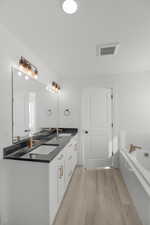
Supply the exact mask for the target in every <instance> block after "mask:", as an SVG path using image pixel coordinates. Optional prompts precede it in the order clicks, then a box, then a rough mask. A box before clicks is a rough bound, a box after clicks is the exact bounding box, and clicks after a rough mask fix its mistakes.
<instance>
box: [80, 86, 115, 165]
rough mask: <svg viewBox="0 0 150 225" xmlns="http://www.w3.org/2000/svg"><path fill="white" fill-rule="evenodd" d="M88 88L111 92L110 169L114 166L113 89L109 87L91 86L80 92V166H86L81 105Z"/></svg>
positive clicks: (82, 105)
mask: <svg viewBox="0 0 150 225" xmlns="http://www.w3.org/2000/svg"><path fill="white" fill-rule="evenodd" d="M89 88H99V89H103V88H104V89H109V90H110V91H111V122H112V132H111V134H112V135H111V136H112V137H111V140H112V143H111V145H112V159H111V167H113V166H114V163H113V155H114V152H113V151H114V149H113V137H114V89H113V88H110V87H95V86H92V87H87V88H84V89H83V91H82V97H81V157H82V160H81V161H82V165H83V167H84V168H86V167H85V165H86V162H85V148H84V132H85V130H84V128H83V116H84V115H83V110H84V109H83V107H84V104H83V101H84V91H85V90H87V89H89Z"/></svg>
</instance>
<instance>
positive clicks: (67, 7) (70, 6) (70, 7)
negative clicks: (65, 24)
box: [62, 0, 78, 14]
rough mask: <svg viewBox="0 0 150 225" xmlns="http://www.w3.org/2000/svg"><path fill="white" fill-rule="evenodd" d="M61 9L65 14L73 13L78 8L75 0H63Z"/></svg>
mask: <svg viewBox="0 0 150 225" xmlns="http://www.w3.org/2000/svg"><path fill="white" fill-rule="evenodd" d="M62 9H63V11H64V12H65V13H67V14H74V13H75V12H76V11H77V10H78V4H77V2H76V0H65V1H64V2H63V3H62Z"/></svg>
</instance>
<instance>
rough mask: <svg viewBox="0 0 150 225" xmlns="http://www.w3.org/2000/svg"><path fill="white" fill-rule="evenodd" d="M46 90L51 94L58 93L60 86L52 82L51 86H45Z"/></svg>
mask: <svg viewBox="0 0 150 225" xmlns="http://www.w3.org/2000/svg"><path fill="white" fill-rule="evenodd" d="M46 90H47V91H50V92H53V93H59V91H60V85H59V84H57V83H56V82H55V81H53V82H52V83H51V84H48V85H47V86H46Z"/></svg>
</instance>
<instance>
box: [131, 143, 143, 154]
mask: <svg viewBox="0 0 150 225" xmlns="http://www.w3.org/2000/svg"><path fill="white" fill-rule="evenodd" d="M137 149H142V147H141V146H137V145H133V144H131V145H130V148H129V153H132V152H134V151H136V150H137Z"/></svg>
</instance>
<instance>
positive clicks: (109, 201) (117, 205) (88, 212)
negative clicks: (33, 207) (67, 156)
mask: <svg viewBox="0 0 150 225" xmlns="http://www.w3.org/2000/svg"><path fill="white" fill-rule="evenodd" d="M54 225H142V224H141V222H140V220H139V217H138V215H137V212H136V210H135V207H134V205H133V203H132V201H131V198H130V196H129V193H128V191H127V188H126V186H125V184H124V182H123V179H122V177H121V174H120V172H119V170H117V169H111V170H85V169H83V168H77V169H76V171H75V174H74V175H73V178H72V181H71V183H70V186H69V189H68V191H67V193H66V195H65V198H64V200H63V202H62V205H61V208H60V210H59V212H58V215H57V216H56V220H55V223H54Z"/></svg>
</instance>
